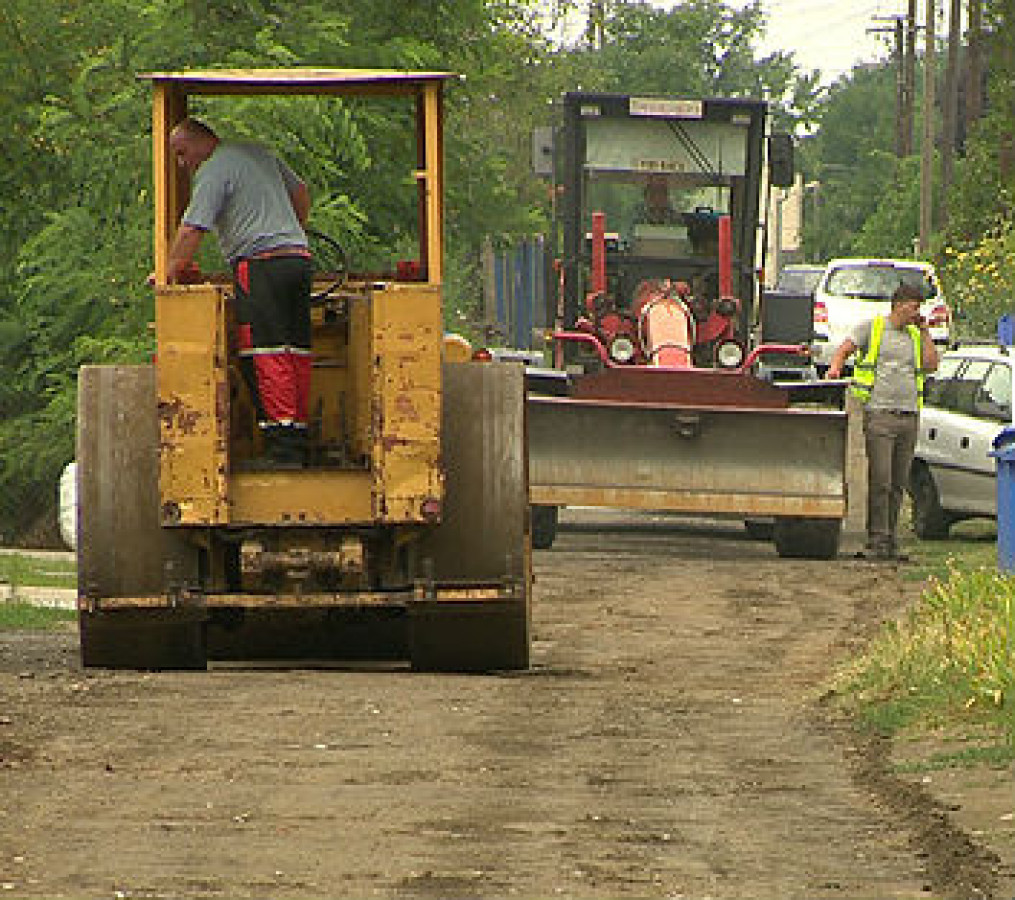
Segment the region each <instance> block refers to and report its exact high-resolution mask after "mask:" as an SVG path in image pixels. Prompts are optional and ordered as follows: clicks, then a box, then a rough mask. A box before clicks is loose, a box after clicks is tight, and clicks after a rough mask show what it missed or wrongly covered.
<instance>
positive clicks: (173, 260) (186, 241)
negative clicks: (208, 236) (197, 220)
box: [166, 223, 204, 284]
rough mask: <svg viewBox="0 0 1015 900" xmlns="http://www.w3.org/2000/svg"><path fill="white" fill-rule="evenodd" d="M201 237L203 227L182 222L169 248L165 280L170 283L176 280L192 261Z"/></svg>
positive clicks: (202, 235)
mask: <svg viewBox="0 0 1015 900" xmlns="http://www.w3.org/2000/svg"><path fill="white" fill-rule="evenodd" d="M203 237H204V229H202V228H195V227H194V226H193V225H187V224H185V223H184V224H181V225H180V227H179V228H178V229H177V230H176V237H175V238H173V246H172V247H170V248H169V266H168V268H167V270H166V280H167V281H168V282H169V283H170V284H172V283H173V282H175V281H177V280H178V279H179V278H180V276H181V275H182V274H183V273H184V271H186V269H187V268H188V267H189V266H190V264H191V263H192V262H193V260H194V254H195V253H197V248H198V247H199V246H201V238H203Z"/></svg>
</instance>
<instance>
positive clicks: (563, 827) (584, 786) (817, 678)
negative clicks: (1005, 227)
mask: <svg viewBox="0 0 1015 900" xmlns="http://www.w3.org/2000/svg"><path fill="white" fill-rule="evenodd" d="M570 520H571V522H572V524H571V525H570V526H569V527H566V528H565V530H563V531H562V533H561V535H560V538H559V540H558V543H557V544H556V545H555V547H554V549H553V550H551V551H546V552H543V553H539V554H537V556H536V560H535V569H536V577H537V584H536V593H535V604H534V634H535V649H534V663H535V664H534V667H533V669H532V671H530V672H528V673H524V674H513V675H500V676H497V675H490V676H472V677H458V676H454V677H448V676H434V675H417V674H411V673H408V672H405V671H400V670H394V671H393V670H391V669H387V670H375V669H370V668H367V667H360V668H358V669H352V670H348V669H339V670H335V669H331V670H324V669H318V670H302V671H278V670H266V669H257V668H254V669H247V670H239V669H236V668H223V669H215V670H212V671H210V672H208V673H189V674H183V673H176V674H174V673H166V674H140V673H123V672H119V673H111V672H87V673H85V672H82V671H81V670H80V668H78V667H77V663H76V659H75V654H76V636H75V634H74V633H73V632H72V631H67V632H65V633H62V634H56V635H52V634H50V635H20V636H19V635H17V634H13V633H8V634H3V635H0V886H2V891H0V896H13V897H48V898H59V897H69V898H128V897H137V898H142V897H143V898H220V897H221V898H282V897H284V898H346V897H348V898H361V897H386V898H434V900H437V898H498V897H514V896H517V897H526V898H554V897H572V898H625V897H639V898H681V897H683V898H752V900H755V898H779V900H785V898H831V897H835V898H851V900H852V898H925V897H940V898H971V897H998V898H1003V900H1008V898H1011V897H1012V896H1015V876H1013V872H1015V869H1013V865H1012V863H1013V858H1015V852H1013V851H1015V840H1013V836H1012V833H1011V828H1009V829H1008V830H1007V831H1006V830H1005V829H1004V827H1003V825H1004V823H1005V822H1007V821H1008V820H1007V819H1005V818H1004V809H1006V808H1007V809H1009V810H1010V808H1011V804H1012V801H1011V800H1009V799H1006V798H1004V797H1002V800H1001V801H1000V803H1001V805H1000V806H998V805H997V803H998V802H999V801H998V799H997V798H998V794H999V792H1000V793H1002V794H1003V793H1004V791H1006V790H1011V773H1010V772H1007V773H995V774H996V778H995V781H993V782H989V783H987V784H985V785H982V784H981V790H980V792H979V794H978V795H977V796H978V797H980V800H977V801H976V802H975V803H973V804H972V806H970V805H969V803H967V802H966V798H965V795H964V794H963V793H962V791H961V789H960V787H959V786H957V785H956V784H951V786H950V788H951V790H952V795H951V796H950V798H949V800H948V802H947V803H942V802H941V801H940V800H939V799H937V798H936V797H935V795H934V794H933V793H932V792H931V791H932V789H933V788H934V784H926V783H924V782H925V780H926V779H924V780H921V778H920V776H915V777H909V778H904V777H903V776H897V775H895V774H893V771H892V769H891V765H890V762H891V760H890V748H889V747H887V746H886V745H884V744H882V743H879V742H877V741H871V740H865V739H861V738H860V737H858V736H857V735H855V734H854V733H853V732H852V731H851V729H850V728H849V726H848V724H846V723H844V722H842V721H840V720H839V719H837V718H836V717H835V715H834V714H833V713H832V712H831V708H830V707H831V705H830V704H829V703H828V702H827V701H826V700H823V699H822V691H823V690H824V686H825V685H826V684H827V678H828V676H829V673H830V672H831V671H832V668H833V666H834V663H835V662H836V661H837V660H842V659H844V658H846V657H847V656H848V655H849V653H850V652H851V651H853V650H855V649H856V647H857V646H859V645H860V644H861V643H862V641H863V640H865V639H866V638H867V637H868V636H869V635H870V634H871V633H872V632H873V629H874V628H876V626H877V624H878V623H879V622H880V621H881V620H883V619H884V618H890V617H893V616H894V615H895V614H896V613H897V612H898V611H899V610H900V609H901V608H903V606H904V604H905V603H906V602H907V601H908V600H910V599H911V598H912V597H914V596H915V594H916V593H917V592H918V591H919V589H920V587H921V585H920V584H919V583H917V582H913V581H907V580H906V579H904V578H902V577H900V574H899V573H898V572H896V571H895V570H894V569H891V568H887V569H886V568H876V567H873V566H871V565H868V564H864V563H857V562H853V561H852V560H848V559H842V560H839V561H835V562H831V563H815V562H789V561H781V560H778V559H777V558H776V557H775V554H774V551H773V550H772V548H771V547H770V546H769V545H767V544H760V543H754V542H750V541H748V540H746V538H745V537H744V536H743V534H742V532H741V531H740V529H739V528H736V527H733V526H722V525H714V526H711V527H703V526H702V524H701V523H698V524H697V525H696V526H695V525H693V524H689V523H686V522H680V521H679V520H674V519H664V518H658V517H656V518H652V517H629V518H627V519H623V518H621V519H618V518H616V517H614V518H609V519H608V524H607V527H603V523H602V522H599V523H598V524H597V525H596V526H595V527H592V525H590V522H589V519H588V518H584V519H583V518H582V516H581V515H580V514H571V516H570ZM990 777H994V776H990ZM988 781H989V779H988ZM999 785H1000V786H1001V787H1000V788H999V787H998V786H999ZM981 801H982V802H981ZM1005 803H1007V804H1008V805H1007V807H1005V806H1004V804H1005ZM981 819H982V822H981V821H980V820H981ZM999 821H1000V823H1001V824H1000V825H997V823H998V822H999ZM1008 824H1009V825H1010V824H1011V823H1008ZM995 825H997V827H994V826H995ZM1006 854H1007V856H1006Z"/></svg>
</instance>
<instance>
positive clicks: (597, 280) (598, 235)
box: [591, 212, 606, 294]
mask: <svg viewBox="0 0 1015 900" xmlns="http://www.w3.org/2000/svg"><path fill="white" fill-rule="evenodd" d="M591 287H592V293H593V294H597V293H604V292H605V291H606V213H603V212H594V213H592V285H591Z"/></svg>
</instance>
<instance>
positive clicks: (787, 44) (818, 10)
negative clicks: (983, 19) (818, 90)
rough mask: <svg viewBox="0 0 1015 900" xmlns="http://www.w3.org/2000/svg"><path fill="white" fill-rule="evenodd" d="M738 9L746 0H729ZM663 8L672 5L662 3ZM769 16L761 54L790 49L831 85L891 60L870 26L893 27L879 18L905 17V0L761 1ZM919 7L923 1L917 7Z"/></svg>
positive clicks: (798, 61)
mask: <svg viewBox="0 0 1015 900" xmlns="http://www.w3.org/2000/svg"><path fill="white" fill-rule="evenodd" d="M727 2H728V3H729V5H730V6H733V7H735V8H740V7H743V6H745V5H746V4H745V3H744V2H743V0H727ZM658 5H659V6H670V5H672V4H670V3H665V2H661V3H658ZM763 5H764V8H765V12H766V13H767V15H768V28H767V29H766V33H767V37H766V39H765V41H764V43H763V44H762V50H763V51H769V52H770V51H773V50H789V51H792V52H793V54H794V55H795V56H796V60H797V63H798V64H799V65H800V67H801V68H803V69H807V70H810V69H820V70H821V72H822V81H823V82H824V83H825V84H828V83H830V82H832V81H834V80H835V79H836V78H838V77H839V76H840V75H842V74H844V73H846V72H849V71H850V70H851V69H852V68H853V65H854V64H855V63H858V62H872V61H874V60H877V59H884V58H885V57H886V56H888V53H889V47H888V45H887V44H886V43H885V38H890V37H891V35H878V34H871V33H869V31H868V29H871V28H889V27H892V24H891V23H890V22H880V21H876V20H877V19H880V18H887V17H889V16H894V15H898V14H900V13H904V12H905V11H906V9H907V8H908V4H907V3H906V0H763ZM919 5H920V7H921V9H922V7H923V3H920V4H919Z"/></svg>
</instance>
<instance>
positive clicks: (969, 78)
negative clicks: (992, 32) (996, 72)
mask: <svg viewBox="0 0 1015 900" xmlns="http://www.w3.org/2000/svg"><path fill="white" fill-rule="evenodd" d="M968 35H969V38H968V42H969V50H968V55H967V57H966V60H967V62H966V122H965V133H966V134H969V126H970V125H972V124H973V122H975V121H976V120H977V119H979V118H980V113H981V112H982V105H983V94H982V90H983V0H969V31H968Z"/></svg>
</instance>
